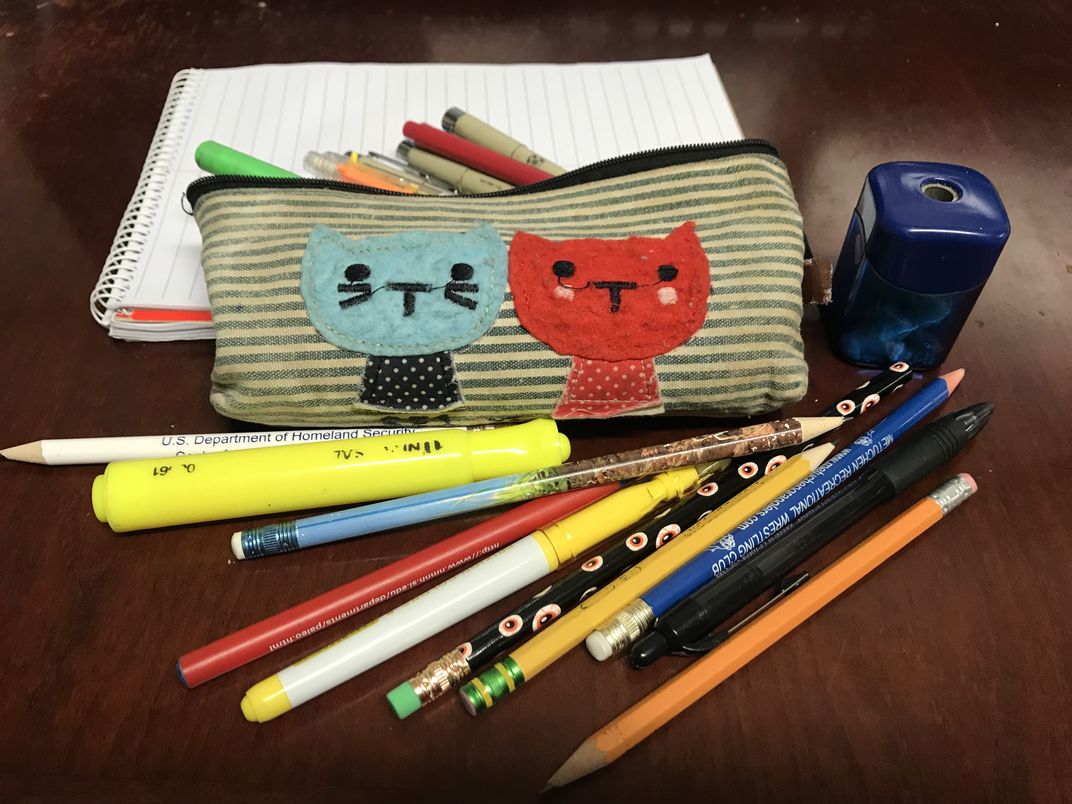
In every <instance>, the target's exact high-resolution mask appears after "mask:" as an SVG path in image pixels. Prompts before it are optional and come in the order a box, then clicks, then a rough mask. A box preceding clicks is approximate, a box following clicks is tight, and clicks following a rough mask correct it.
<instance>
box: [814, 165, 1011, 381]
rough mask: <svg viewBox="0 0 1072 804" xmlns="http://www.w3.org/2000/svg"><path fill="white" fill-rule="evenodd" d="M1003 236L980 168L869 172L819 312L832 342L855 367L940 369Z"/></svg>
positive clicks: (1003, 225) (996, 200) (1005, 231)
mask: <svg viewBox="0 0 1072 804" xmlns="http://www.w3.org/2000/svg"><path fill="white" fill-rule="evenodd" d="M1008 239H1009V217H1008V215H1007V214H1006V213H1005V207H1004V206H1003V205H1002V203H1001V198H1000V197H999V196H998V191H997V190H996V189H995V188H994V185H993V184H991V183H990V181H989V179H987V178H986V176H984V175H983V174H981V173H979V172H978V171H975V170H972V169H971V168H966V167H961V166H959V165H944V164H937V163H933V162H888V163H886V164H883V165H879V166H877V167H875V168H873V169H872V170H871V172H870V173H868V174H867V179H866V180H865V181H864V187H863V191H862V192H861V193H860V200H859V202H857V204H856V209H855V211H854V212H853V216H852V221H851V222H850V224H849V231H848V233H847V234H846V235H845V243H844V245H843V246H842V247H841V255H840V256H839V257H838V261H837V265H836V267H835V268H834V278H833V286H832V297H833V298H832V300H831V302H830V304H828V305H826V307H825V308H823V318H824V320H825V323H826V328H827V334H828V335H829V338H830V345H831V347H832V348H833V350H834V351H835V352H836V353H838V354H839V355H840V356H841V357H843V358H844V359H845V360H848V361H849V362H850V363H856V364H858V365H862V366H878V367H886V366H888V365H890V364H891V363H896V362H898V361H902V360H903V361H905V362H906V363H909V364H910V365H911V366H912V367H913V368H915V369H919V370H927V369H932V368H934V367H935V366H938V365H939V364H941V363H942V362H943V361H944V360H945V358H946V356H947V355H948V354H949V350H950V349H952V348H953V343H954V341H956V338H957V335H958V334H959V333H960V329H961V327H962V326H964V322H965V321H966V320H967V318H968V315H969V314H970V313H971V309H972V306H973V305H974V304H975V300H976V299H977V298H978V297H979V294H980V293H981V292H982V290H983V285H984V284H986V280H987V279H988V278H989V276H990V273H991V271H993V270H994V264H995V263H996V262H997V259H998V256H999V255H1000V254H1001V249H1002V248H1003V247H1004V245H1005V241H1006V240H1008Z"/></svg>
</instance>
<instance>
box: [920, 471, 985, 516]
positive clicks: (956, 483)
mask: <svg viewBox="0 0 1072 804" xmlns="http://www.w3.org/2000/svg"><path fill="white" fill-rule="evenodd" d="M974 493H975V492H974V490H973V489H972V486H971V483H969V482H968V481H967V480H965V479H964V478H962V477H961V476H960V475H957V476H956V477H951V478H949V480H947V481H945V483H943V484H942V485H940V486H939V487H938V488H936V489H935V490H934V491H932V492H931V493H930V494H928V495H927V496H928V497H930V498H931V499H932V500H934V501H935V502H936V503H938V505H940V506H941V507H942V514H943V515H944V514H948V513H949V512H950V511H952V510H953V509H954V508H956V507H957V506H958V505H960V504H961V503H962V502H964V501H965V500H966V499H968V498H969V497H970V496H972V494H974Z"/></svg>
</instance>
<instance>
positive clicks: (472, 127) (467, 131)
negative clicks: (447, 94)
mask: <svg viewBox="0 0 1072 804" xmlns="http://www.w3.org/2000/svg"><path fill="white" fill-rule="evenodd" d="M443 128H444V129H445V130H446V131H450V132H452V133H454V134H457V135H458V136H459V137H465V139H467V140H470V141H471V142H475V143H476V144H477V145H483V146H484V147H485V148H488V149H490V150H492V151H495V153H498V154H503V155H504V156H509V157H510V158H511V159H516V160H517V161H518V162H524V163H525V164H527V165H532V166H533V167H535V168H539V169H540V170H543V171H546V172H547V173H550V174H551V175H553V176H561V175H562V174H563V173H565V172H566V169H565V168H563V167H559V166H558V165H556V164H555V163H554V162H552V161H551V160H550V159H548V158H546V157H544V156H540V155H539V154H538V153H536V152H535V151H534V150H532V149H531V148H529V147H528V146H527V145H525V144H523V143H520V142H518V141H517V140H515V139H514V138H513V137H510V136H508V135H506V134H504V133H503V132H501V131H499V129H497V128H495V127H493V126H489V125H488V124H487V123H485V122H484V121H483V120H481V119H480V118H479V117H473V115H471V114H469V113H468V112H465V111H463V110H461V109H459V108H458V107H456V106H452V107H451V108H450V109H447V111H446V113H445V114H444V115H443Z"/></svg>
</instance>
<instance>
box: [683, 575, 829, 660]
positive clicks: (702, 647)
mask: <svg viewBox="0 0 1072 804" xmlns="http://www.w3.org/2000/svg"><path fill="white" fill-rule="evenodd" d="M810 577H811V575H810V574H809V573H807V572H802V573H800V574H799V575H787V576H786V577H784V578H782V581H781V583H779V584H778V586H777V589H778V591H777V592H775V593H774V594H773V595H771V599H770V600H768V601H767V602H766V603H764V604H763V605H762V606H760V607H759V608H758V609H756V610H755V611H753V612H752V613H751V614H749V615H748V616H747V617H745V618H744V619H743V620H741V621H740V622H738V623H736V624H734V625H732V626H730V627H729V628H725V629H722V630H721V631H715V632H714V633H711V634H708V635H707V636H705V637H703V638H702V639H697V640H694V641H692V642H689V643H688V644H685V645H682V646H681V648H680V649H679V650H675V651H671V655H673V656H703V655H704V654H705V653H707V652H709V651H711V650H713V649H715V648H717V647H718V646H719V645H721V644H722V643H723V642H725V641H726V640H727V639H729V638H730V637H731V636H733V635H734V634H735V633H737V631H739V630H740V629H741V628H743V627H744V626H746V625H748V623H750V622H752V620H754V619H755V618H756V617H758V616H759V615H760V614H762V613H763V612H765V611H766V610H767V609H769V608H770V607H771V606H773V605H774V604H775V603H777V602H778V601H780V600H782V599H784V598H785V597H787V596H788V595H790V594H792V593H793V592H794V591H795V590H797V589H799V588H800V587H801V586H802V585H803V584H804V582H805V581H807V580H808V579H809V578H810Z"/></svg>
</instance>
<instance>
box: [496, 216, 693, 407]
mask: <svg viewBox="0 0 1072 804" xmlns="http://www.w3.org/2000/svg"><path fill="white" fill-rule="evenodd" d="M510 290H511V292H512V293H513V296H514V305H515V307H516V308H517V317H518V320H519V321H520V322H521V325H522V326H523V327H524V328H525V329H527V330H528V331H529V332H530V333H531V334H532V335H533V336H534V337H535V338H537V339H539V340H541V341H543V342H544V343H546V344H547V345H548V346H550V347H551V348H552V349H553V350H554V351H556V352H558V353H559V354H562V355H569V356H571V357H572V358H573V361H572V364H571V366H570V373H569V377H568V378H567V380H566V390H565V391H564V392H563V394H562V398H561V400H560V401H559V403H558V406H557V407H556V408H555V411H554V414H553V415H554V416H555V417H556V418H560V419H567V418H576V417H588V416H613V415H615V414H619V413H627V412H630V411H638V410H645V409H648V408H654V407H659V406H661V405H662V399H661V397H660V394H659V381H658V378H657V376H656V374H655V362H654V360H652V358H653V357H655V356H656V355H661V354H664V353H666V352H669V351H670V350H671V349H673V348H675V347H677V346H680V345H681V344H682V343H684V342H685V341H687V340H688V339H689V338H690V337H691V336H692V335H693V334H694V333H695V332H696V330H698V329H699V328H700V326H701V325H702V324H703V321H704V317H705V316H706V315H707V296H708V293H709V292H710V290H711V268H710V264H709V263H708V260H707V254H706V253H705V252H704V250H703V246H702V245H701V244H700V240H699V238H698V237H697V236H696V232H695V224H694V223H693V222H692V221H688V222H686V223H684V224H682V225H681V226H679V227H678V228H676V229H674V230H673V231H672V232H670V233H669V234H668V235H667V236H666V237H629V238H626V239H624V240H597V239H583V240H560V241H552V240H547V239H545V238H543V237H539V236H537V235H532V234H529V233H527V232H518V233H517V234H515V235H514V239H513V241H512V242H511V244H510Z"/></svg>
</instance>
